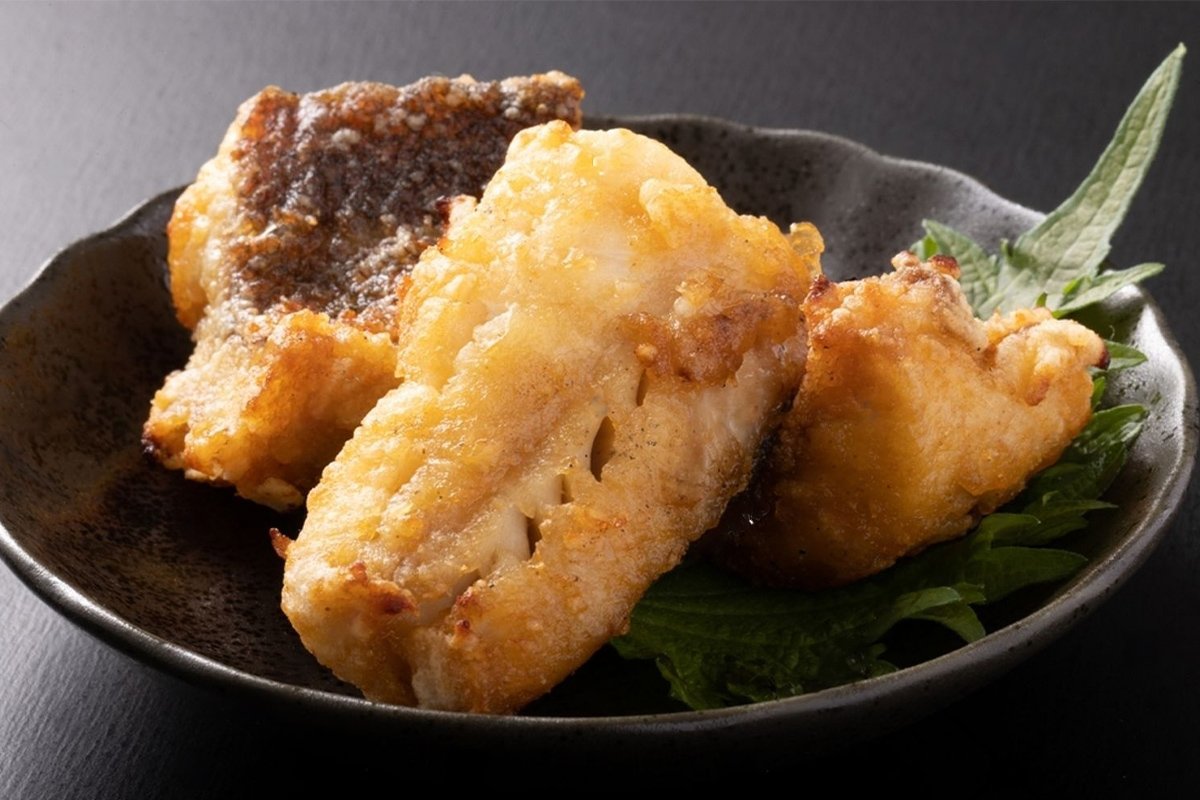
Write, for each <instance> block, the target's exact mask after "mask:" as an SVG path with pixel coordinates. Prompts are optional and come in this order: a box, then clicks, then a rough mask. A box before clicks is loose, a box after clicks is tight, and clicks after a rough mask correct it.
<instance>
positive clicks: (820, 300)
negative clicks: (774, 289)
mask: <svg viewBox="0 0 1200 800" xmlns="http://www.w3.org/2000/svg"><path fill="white" fill-rule="evenodd" d="M892 263H893V265H894V266H895V268H896V271H895V272H893V273H891V274H889V275H886V276H883V277H876V278H867V279H865V280H859V281H848V282H845V283H830V282H829V281H827V280H824V279H819V280H818V281H817V283H815V284H814V287H813V289H812V291H811V293H810V294H809V296H808V297H807V299H806V300H805V303H804V311H805V316H806V318H807V321H808V325H809V354H808V364H807V369H806V372H805V376H804V381H803V384H802V387H801V390H800V393H799V395H798V396H797V399H796V404H795V406H794V408H793V409H792V411H791V412H790V413H789V414H788V416H787V418H786V420H785V421H784V423H783V426H782V428H781V431H780V434H779V439H778V444H777V446H776V447H775V449H774V452H773V454H772V456H771V457H770V460H769V462H768V464H767V466H766V468H765V471H764V474H763V475H762V483H761V491H760V492H759V495H760V497H759V499H760V500H761V501H762V502H763V505H764V507H765V508H767V509H769V511H768V512H767V513H766V515H765V517H764V518H761V519H755V520H754V521H753V524H747V519H746V517H745V516H743V515H738V514H730V515H729V516H728V517H727V518H726V520H725V521H724V522H723V525H722V528H721V530H720V532H719V533H718V534H717V535H716V541H715V549H716V551H717V556H718V560H720V561H722V562H723V563H725V564H726V565H727V566H731V567H733V568H734V569H735V570H737V571H739V572H741V573H743V574H745V575H748V576H750V577H752V578H754V579H756V580H758V581H761V582H765V583H770V584H774V585H784V586H796V587H802V588H808V589H815V588H822V587H827V586H836V585H841V584H845V583H850V582H852V581H855V580H858V579H859V578H863V577H865V576H867V575H871V574H873V573H875V572H878V571H880V570H882V569H884V568H886V567H888V566H890V565H891V564H892V563H894V562H895V561H896V560H897V559H898V558H901V557H902V556H906V555H912V554H915V553H917V552H919V551H920V550H922V549H924V548H925V547H927V546H928V545H930V544H933V543H935V542H940V541H944V540H947V539H952V538H955V537H957V536H960V535H961V534H963V533H965V532H966V531H967V530H968V529H969V528H970V527H971V526H972V525H974V524H975V522H976V521H977V520H978V518H979V517H980V516H981V515H982V514H987V513H990V512H991V511H993V510H995V509H996V508H997V507H998V506H1000V505H1002V504H1003V503H1005V502H1007V501H1008V500H1010V499H1012V498H1013V497H1014V496H1016V495H1017V493H1018V492H1020V490H1021V489H1022V488H1023V487H1024V485H1025V482H1026V480H1027V479H1028V478H1029V477H1030V476H1032V475H1033V474H1034V473H1036V472H1038V471H1039V470H1041V469H1044V468H1045V467H1047V466H1049V465H1050V464H1052V463H1054V462H1055V461H1056V460H1057V459H1058V457H1059V456H1060V455H1061V453H1062V451H1063V450H1064V449H1065V448H1066V446H1067V445H1068V444H1069V443H1070V442H1071V440H1072V439H1073V438H1074V437H1075V435H1076V434H1078V433H1079V431H1080V430H1082V429H1083V426H1084V425H1086V424H1087V421H1088V419H1089V418H1090V416H1091V396H1092V381H1091V377H1090V375H1089V374H1088V367H1092V366H1097V365H1100V364H1102V363H1104V362H1105V361H1106V359H1107V354H1106V351H1105V348H1104V343H1103V342H1102V341H1101V339H1100V338H1099V337H1098V336H1096V334H1094V333H1092V332H1091V331H1090V330H1088V329H1087V328H1085V327H1083V326H1082V325H1079V324H1078V323H1075V322H1071V321H1068V320H1056V319H1054V318H1053V317H1052V315H1051V313H1050V312H1049V311H1048V310H1047V309H1044V308H1038V309H1027V310H1021V311H1014V312H1012V313H1010V314H1007V315H1004V316H1000V315H996V316H994V317H993V318H992V319H990V320H988V321H987V322H981V321H980V320H978V319H976V318H975V316H974V314H973V313H972V311H971V308H970V306H969V305H968V304H967V301H966V299H965V297H964V296H963V293H962V289H961V288H960V287H959V285H958V281H957V278H958V274H959V272H958V265H957V264H956V263H954V260H953V259H951V258H947V257H944V256H935V257H934V259H932V260H931V262H929V263H921V262H920V261H919V260H918V259H917V258H916V256H914V255H913V254H911V253H904V254H901V255H899V256H897V257H896V258H895V259H894V260H893V262H892ZM705 544H706V545H710V544H714V543H712V542H707V541H706V543H705Z"/></svg>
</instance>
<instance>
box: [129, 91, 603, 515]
mask: <svg viewBox="0 0 1200 800" xmlns="http://www.w3.org/2000/svg"><path fill="white" fill-rule="evenodd" d="M582 96H583V92H582V90H581V89H580V87H579V83H578V82H577V81H576V80H575V79H573V78H569V77H567V76H565V75H563V74H561V73H549V74H546V75H537V76H534V77H530V78H512V79H509V80H506V81H502V82H499V83H480V82H476V81H474V80H472V79H470V78H467V77H463V78H457V79H449V78H426V79H424V80H421V81H418V82H417V83H414V84H412V85H410V86H406V87H403V88H396V87H393V86H386V85H383V84H378V83H346V84H342V85H341V86H337V87H335V88H333V89H328V90H325V91H321V92H314V93H311V94H305V95H295V94H291V93H289V92H284V91H282V90H280V89H277V88H273V87H272V88H268V89H265V90H263V91H262V92H260V93H259V94H257V95H255V96H254V97H252V98H250V99H249V100H248V101H246V102H245V103H244V104H243V105H242V106H241V108H240V109H239V110H238V115H237V118H236V119H235V120H234V122H233V124H232V125H231V126H230V128H229V131H228V133H226V135H225V139H224V141H223V142H222V144H221V147H220V150H219V152H218V153H217V156H216V157H215V158H214V159H212V160H211V161H209V162H208V163H207V164H205V165H204V167H203V168H202V169H201V170H200V174H199V176H198V177H197V179H196V182H195V183H193V184H192V185H191V186H190V187H188V189H187V190H186V191H185V192H184V193H183V194H182V195H181V196H180V198H179V201H178V202H177V204H176V206H175V213H174V215H173V216H172V218H171V222H170V225H169V228H168V233H169V239H170V247H169V254H168V260H169V263H170V268H171V292H172V296H173V299H174V302H175V308H176V312H177V314H178V316H179V320H180V321H181V322H182V323H183V324H184V325H186V326H187V327H189V328H192V329H193V339H194V340H195V342H196V350H195V352H194V354H193V355H192V357H191V359H190V360H189V362H188V364H187V366H186V367H185V368H184V369H183V370H182V371H179V372H175V373H173V374H172V375H170V376H169V377H168V378H167V381H166V384H165V385H164V386H163V388H162V389H161V390H160V391H159V392H158V394H157V395H156V396H155V397H154V401H153V403H152V407H151V412H150V418H149V420H148V421H147V423H146V426H145V431H144V437H143V438H144V442H145V444H146V448H147V450H148V451H149V452H151V453H153V454H154V455H155V456H157V458H158V459H159V460H160V461H162V462H163V464H165V465H166V466H168V467H171V468H176V469H184V470H186V472H187V475H188V477H190V478H195V479H199V480H207V481H212V482H215V483H222V484H232V485H233V486H234V487H235V488H236V489H237V491H238V493H239V494H241V495H242V496H244V497H248V498H250V499H251V500H255V501H257V502H260V503H265V504H266V505H269V506H273V507H275V508H287V507H292V506H296V505H298V504H300V503H301V502H302V501H303V495H304V492H305V491H306V490H308V489H309V488H310V487H311V486H312V485H313V484H315V483H316V481H317V478H318V477H319V476H320V474H321V470H322V469H323V468H324V466H325V465H326V464H327V463H328V462H329V461H331V460H332V459H333V457H334V456H335V455H337V452H338V450H339V449H341V446H342V444H343V443H344V442H345V441H346V439H348V438H349V437H350V434H351V433H352V432H353V430H354V428H355V427H356V426H357V424H358V422H359V420H360V419H362V416H363V414H365V413H366V412H367V411H368V410H369V409H370V408H371V407H372V406H373V405H374V404H375V401H376V400H377V399H379V397H380V396H382V395H383V394H384V393H385V392H386V391H387V390H389V389H391V388H392V387H394V386H395V385H396V384H397V383H398V379H397V378H396V377H395V369H396V338H397V337H398V336H401V337H402V336H403V332H402V331H397V330H396V329H395V324H394V323H395V321H394V317H395V308H396V302H397V290H398V287H399V285H400V284H401V283H402V281H403V279H404V276H405V275H407V273H408V272H409V270H410V269H411V268H412V265H413V264H415V263H416V260H417V258H418V257H419V256H420V254H421V252H422V251H423V250H424V249H425V248H426V247H427V246H429V245H430V244H432V243H434V242H436V241H437V239H438V237H439V236H440V235H441V233H442V230H443V218H442V214H441V212H440V211H439V203H440V202H441V201H442V200H443V199H444V198H450V197H453V196H456V195H460V194H468V195H473V196H476V197H477V196H479V194H480V193H481V192H482V191H483V187H484V186H485V185H486V183H487V181H488V180H489V179H490V178H491V177H492V174H493V173H494V172H495V171H496V169H497V168H498V167H499V166H500V164H501V162H502V161H503V158H504V153H505V151H506V149H507V147H508V143H509V141H510V140H511V139H512V137H513V136H514V135H515V134H516V133H517V131H519V130H521V129H522V128H525V127H528V126H530V125H535V124H538V123H542V122H547V121H549V120H553V119H563V120H566V121H568V122H570V123H571V124H573V125H576V126H577V125H578V124H579V122H580V112H579V103H580V100H581V99H582Z"/></svg>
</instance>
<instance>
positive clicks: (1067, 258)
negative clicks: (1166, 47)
mask: <svg viewBox="0 0 1200 800" xmlns="http://www.w3.org/2000/svg"><path fill="white" fill-rule="evenodd" d="M1185 52H1186V48H1185V47H1184V46H1183V45H1182V44H1181V45H1179V46H1178V47H1177V48H1175V50H1174V52H1172V53H1171V55H1169V56H1168V57H1167V59H1166V60H1165V61H1163V63H1162V64H1161V65H1160V66H1159V67H1158V69H1156V70H1155V71H1154V73H1153V74H1152V75H1151V76H1150V78H1149V80H1147V81H1146V84H1145V85H1144V86H1143V87H1142V89H1141V91H1140V92H1138V95H1137V97H1136V98H1134V101H1133V103H1132V104H1131V105H1130V106H1129V109H1128V110H1127V111H1126V112H1125V116H1124V117H1123V118H1122V119H1121V122H1120V124H1119V125H1118V126H1117V131H1116V134H1115V135H1114V136H1113V139H1112V142H1110V143H1109V145H1108V147H1107V148H1105V150H1104V153H1103V154H1102V155H1101V156H1100V160H1099V161H1097V162H1096V165H1095V166H1094V167H1093V168H1092V171H1091V173H1090V174H1089V175H1088V176H1087V178H1085V179H1084V181H1083V183H1082V184H1080V186H1079V188H1078V189H1076V190H1075V193H1074V194H1072V195H1071V196H1070V197H1069V198H1067V200H1066V201H1065V202H1064V203H1063V204H1062V205H1060V206H1059V207H1058V208H1057V209H1055V210H1054V211H1052V212H1051V213H1050V214H1049V215H1048V216H1047V217H1046V219H1045V220H1043V221H1042V223H1041V224H1040V225H1038V226H1037V227H1035V228H1034V229H1033V230H1031V231H1029V232H1027V233H1024V234H1022V235H1021V236H1020V237H1019V238H1018V239H1017V241H1016V243H1015V244H1014V245H1013V247H1012V251H1011V260H1012V261H1013V263H1014V264H1016V265H1018V266H1019V267H1020V268H1022V269H1030V270H1033V271H1035V272H1036V274H1037V276H1038V278H1039V280H1040V283H1041V285H1042V286H1043V287H1044V289H1045V290H1046V291H1048V292H1050V293H1052V294H1054V293H1057V292H1060V291H1061V290H1062V287H1063V286H1065V285H1066V284H1068V283H1069V282H1071V281H1072V280H1074V279H1075V278H1077V277H1080V276H1081V275H1087V276H1092V275H1095V274H1096V272H1097V270H1098V269H1099V267H1100V265H1101V263H1103V261H1104V259H1105V257H1106V256H1107V255H1108V252H1109V249H1110V246H1111V245H1110V240H1111V239H1112V235H1113V233H1114V232H1115V231H1116V230H1117V228H1118V227H1119V226H1120V224H1121V221H1122V220H1123V219H1124V218H1125V212H1126V211H1127V210H1128V209H1129V204H1130V201H1132V200H1133V196H1134V194H1135V193H1136V192H1137V190H1138V187H1139V186H1140V185H1141V183H1142V179H1143V178H1144V177H1145V176H1146V172H1147V170H1148V169H1149V168H1150V163H1151V161H1153V159H1154V154H1155V152H1156V151H1157V150H1158V143H1159V140H1160V139H1161V138H1162V132H1163V128H1164V126H1165V125H1166V121H1167V115H1168V113H1169V112H1170V110H1171V102H1172V100H1173V99H1174V96H1175V89H1176V87H1177V86H1178V85H1179V76H1180V73H1181V72H1182V69H1183V56H1184V53H1185ZM1014 300H1016V298H1014ZM1019 306H1020V302H1019V301H1017V307H1019Z"/></svg>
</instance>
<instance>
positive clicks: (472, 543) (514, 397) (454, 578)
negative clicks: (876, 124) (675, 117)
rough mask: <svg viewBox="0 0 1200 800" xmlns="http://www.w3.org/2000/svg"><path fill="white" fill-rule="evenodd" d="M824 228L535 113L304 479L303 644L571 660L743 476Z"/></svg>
mask: <svg viewBox="0 0 1200 800" xmlns="http://www.w3.org/2000/svg"><path fill="white" fill-rule="evenodd" d="M811 239H812V237H809V244H810V245H811ZM801 250H804V252H801ZM815 250H816V248H814V247H811V246H809V247H808V248H807V249H804V248H798V249H793V248H792V247H791V245H790V243H789V241H788V239H787V237H785V236H784V235H783V234H781V233H780V231H779V230H778V229H777V228H775V227H774V226H773V225H772V224H771V223H770V222H768V221H767V220H765V219H759V218H752V217H739V216H737V215H736V214H735V213H734V212H733V211H731V210H730V209H729V208H727V207H726V206H725V205H724V203H723V202H722V201H721V199H720V197H719V196H718V195H717V193H716V191H715V190H714V189H712V188H710V187H708V186H707V185H705V183H704V181H703V179H702V178H701V177H700V176H699V175H698V174H697V173H696V172H695V171H694V170H693V169H691V167H689V166H688V165H687V164H686V163H684V161H683V160H682V159H680V158H679V157H678V156H675V155H674V154H673V153H671V152H670V151H669V150H668V149H667V148H666V147H665V146H663V145H661V144H659V143H657V142H653V141H651V140H649V139H646V138H644V137H640V136H637V135H635V134H633V133H630V132H629V131H610V132H580V133H576V134H573V133H572V132H571V129H570V128H569V127H568V126H567V125H565V124H562V123H551V124H549V125H546V126H541V127H539V128H533V129H530V130H527V131H524V132H522V133H521V134H519V135H518V136H517V138H516V139H515V140H514V142H513V145H512V147H511V149H510V151H509V155H508V160H507V161H506V163H505V165H504V167H503V168H502V169H501V170H500V171H499V173H497V175H496V177H495V179H494V180H493V181H492V183H491V184H490V185H489V186H488V188H487V191H486V193H485V194H484V196H483V199H482V201H481V202H480V203H479V205H478V207H477V208H475V209H473V210H468V211H467V213H464V214H463V215H462V216H461V218H459V217H457V216H456V219H455V221H454V222H452V224H451V226H450V228H449V230H448V232H447V235H446V238H445V239H444V240H443V241H442V242H441V243H440V244H439V245H438V247H437V248H431V249H430V250H429V251H427V252H426V253H425V255H424V256H423V257H422V259H421V262H420V264H419V265H418V267H417V268H416V270H415V271H414V273H413V277H412V285H411V287H410V289H409V291H408V293H407V295H406V296H405V298H404V301H403V304H402V308H401V317H402V320H403V323H404V324H405V325H406V326H408V330H409V338H408V340H407V341H406V343H405V345H404V348H403V350H402V353H401V357H400V369H401V371H402V373H403V374H404V376H405V382H404V383H403V384H401V385H400V386H399V387H398V388H396V389H395V390H393V391H392V392H390V393H389V394H387V395H386V396H385V397H384V398H383V399H382V400H380V402H379V404H378V405H377V406H376V407H375V408H374V409H373V410H372V411H371V412H370V413H369V414H368V415H367V416H366V418H365V419H364V420H363V424H362V426H361V427H360V428H359V429H358V430H357V431H356V432H355V434H354V437H353V438H352V439H351V440H350V442H348V443H347V445H346V447H345V448H344V449H343V450H342V452H341V453H340V454H339V456H338V458H337V460H336V461H335V462H334V463H333V464H331V465H330V467H329V468H328V469H327V470H326V472H325V474H324V476H323V478H322V480H321V482H320V484H319V485H318V486H317V487H316V488H315V489H314V490H313V492H312V494H311V495H310V497H309V501H308V519H307V522H306V524H305V526H304V529H303V531H302V532H301V534H300V536H299V538H298V539H297V540H296V542H295V543H294V544H292V545H291V546H290V548H289V549H288V552H287V566H286V570H285V575H284V589H283V608H284V611H285V612H286V613H287V615H288V617H289V618H290V620H291V622H292V624H293V625H294V626H295V628H296V630H297V631H298V632H299V633H300V635H301V637H302V639H303V641H304V643H305V645H306V646H307V647H308V648H309V649H310V650H311V651H312V652H313V653H314V654H315V655H316V656H317V658H318V659H320V660H321V662H322V663H324V664H325V665H327V666H329V667H330V668H332V669H333V670H334V672H336V673H337V674H338V675H339V676H340V677H341V678H343V679H345V680H348V681H350V682H353V683H355V684H356V685H358V686H359V687H360V688H361V689H362V690H363V692H364V693H365V694H366V695H367V696H368V697H370V698H373V699H377V700H382V701H387V702H395V703H405V704H418V705H421V706H427V707H434V708H442V709H460V710H471V711H483V712H507V711H512V710H514V709H517V708H519V707H521V706H522V705H524V704H525V703H527V702H529V701H530V700H532V699H534V698H536V697H537V696H539V695H541V694H542V693H544V692H546V691H547V690H548V689H550V688H551V687H552V686H553V685H555V684H556V683H558V682H559V681H560V680H562V679H563V678H564V677H566V676H567V675H568V674H569V673H570V672H572V671H573V670H574V669H575V668H576V667H578V666H579V665H580V664H582V663H583V662H584V661H585V660H586V659H587V658H588V657H589V656H590V655H591V654H592V653H593V652H594V651H595V650H596V649H597V648H599V647H600V646H601V645H603V644H604V642H606V641H608V639H609V638H610V637H612V636H613V635H614V634H617V633H619V632H621V631H622V630H623V629H624V627H625V625H626V622H627V617H628V614H629V612H630V610H631V609H632V607H633V605H634V604H635V603H636V601H637V600H638V598H639V597H640V596H641V595H642V593H643V592H644V591H645V590H646V588H647V587H648V586H649V585H650V583H651V582H652V581H653V580H654V579H655V578H656V577H658V576H659V575H660V574H662V573H663V572H665V571H666V570H668V569H669V568H671V567H672V566H673V565H675V564H676V563H677V562H678V561H679V559H680V558H681V556H682V554H683V552H684V549H685V548H686V547H687V545H688V543H689V542H691V541H693V540H694V539H695V538H697V537H698V536H699V535H700V534H701V533H702V532H703V531H704V530H706V529H707V528H708V527H710V526H711V525H712V524H713V523H715V522H716V519H717V517H718V516H719V515H720V513H721V510H722V509H723V508H724V506H725V504H726V502H727V501H728V500H729V498H730V497H731V496H732V495H733V494H734V493H736V492H737V491H738V490H739V489H741V488H742V487H743V486H744V484H745V481H746V480H747V477H748V473H749V470H750V466H751V461H752V460H753V457H754V454H755V451H756V450H757V448H758V447H759V444H760V442H761V440H762V438H763V437H764V436H765V434H766V433H767V432H768V431H769V430H770V429H771V428H772V427H773V426H774V425H775V424H776V423H777V421H778V419H779V416H780V414H781V411H782V406H783V405H785V404H786V403H787V402H788V401H789V400H790V398H791V396H792V395H793V393H794V391H795V389H796V387H797V385H798V383H799V379H800V373H801V371H802V361H803V353H804V350H805V347H804V334H803V331H804V327H803V321H802V319H801V317H800V301H801V299H802V297H803V295H804V292H805V291H806V289H807V287H808V284H809V279H810V277H811V275H812V274H813V273H814V272H815V270H816V269H817V264H816V261H817V254H816V252H815Z"/></svg>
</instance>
